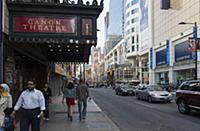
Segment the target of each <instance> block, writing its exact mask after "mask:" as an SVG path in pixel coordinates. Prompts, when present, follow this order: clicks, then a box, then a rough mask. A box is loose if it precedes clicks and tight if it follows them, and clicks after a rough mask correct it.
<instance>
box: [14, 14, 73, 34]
mask: <svg viewBox="0 0 200 131" xmlns="http://www.w3.org/2000/svg"><path fill="white" fill-rule="evenodd" d="M13 20H14V22H13V23H14V25H13V26H14V27H13V29H14V32H43V33H75V25H76V24H75V18H54V17H42V16H39V17H36V16H35V17H30V16H14V19H13Z"/></svg>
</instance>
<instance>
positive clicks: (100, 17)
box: [60, 0, 110, 48]
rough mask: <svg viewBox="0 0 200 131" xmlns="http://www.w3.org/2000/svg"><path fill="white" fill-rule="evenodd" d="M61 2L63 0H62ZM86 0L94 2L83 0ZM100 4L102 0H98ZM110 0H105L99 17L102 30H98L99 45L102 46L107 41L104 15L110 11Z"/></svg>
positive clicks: (98, 20)
mask: <svg viewBox="0 0 200 131" xmlns="http://www.w3.org/2000/svg"><path fill="white" fill-rule="evenodd" d="M60 1H61V2H62V1H63V0H60ZM74 1H75V2H77V0H74ZM86 1H89V2H90V3H92V1H93V0H83V2H84V3H86ZM97 1H98V4H99V3H100V1H101V0H97ZM109 1H110V0H104V10H103V11H102V13H101V14H100V16H99V18H98V19H97V29H99V30H100V31H98V32H97V39H98V40H97V47H102V48H103V46H104V42H105V38H104V17H105V14H106V11H108V8H109Z"/></svg>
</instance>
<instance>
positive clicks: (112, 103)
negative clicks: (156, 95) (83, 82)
mask: <svg viewBox="0 0 200 131" xmlns="http://www.w3.org/2000/svg"><path fill="white" fill-rule="evenodd" d="M91 94H92V98H93V99H94V100H95V102H96V103H97V104H98V105H99V106H100V108H101V109H102V110H103V111H104V112H105V114H106V115H107V116H108V117H109V118H110V119H111V120H113V121H114V123H115V124H117V126H118V127H119V128H120V129H121V130H122V131H200V112H196V111H192V113H191V114H190V115H182V114H180V113H179V112H178V110H177V106H176V104H175V103H174V102H172V103H148V102H146V101H141V100H137V99H136V98H135V97H133V96H117V95H115V92H114V90H112V89H104V88H101V89H91Z"/></svg>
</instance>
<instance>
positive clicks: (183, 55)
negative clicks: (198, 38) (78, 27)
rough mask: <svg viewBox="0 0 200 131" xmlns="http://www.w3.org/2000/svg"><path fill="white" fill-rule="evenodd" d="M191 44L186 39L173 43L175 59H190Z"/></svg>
mask: <svg viewBox="0 0 200 131" xmlns="http://www.w3.org/2000/svg"><path fill="white" fill-rule="evenodd" d="M192 45H193V44H189V42H188V41H184V42H182V43H180V44H177V45H175V61H176V62H178V61H183V60H190V59H192V54H193V53H192V52H193V46H192Z"/></svg>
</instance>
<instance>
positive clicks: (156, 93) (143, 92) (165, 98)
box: [135, 85, 172, 102]
mask: <svg viewBox="0 0 200 131" xmlns="http://www.w3.org/2000/svg"><path fill="white" fill-rule="evenodd" d="M135 95H136V98H137V99H143V100H148V101H149V102H153V101H161V102H171V100H172V94H171V93H169V92H168V91H164V90H163V89H162V88H161V87H160V86H159V85H146V86H142V87H141V88H138V90H137V91H136V94H135Z"/></svg>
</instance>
